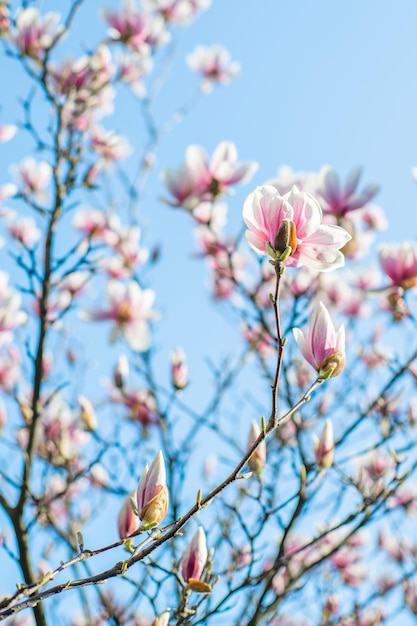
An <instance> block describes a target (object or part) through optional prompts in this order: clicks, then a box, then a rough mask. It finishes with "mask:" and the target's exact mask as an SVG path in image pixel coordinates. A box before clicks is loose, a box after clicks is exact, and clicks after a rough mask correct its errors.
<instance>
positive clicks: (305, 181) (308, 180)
mask: <svg viewBox="0 0 417 626" xmlns="http://www.w3.org/2000/svg"><path fill="white" fill-rule="evenodd" d="M320 178H321V176H320V173H317V172H294V170H293V169H292V168H291V167H290V166H289V165H282V166H281V167H280V168H279V170H278V174H277V176H276V177H275V178H271V179H269V180H268V181H266V183H265V185H272V187H275V189H276V190H277V191H278V193H280V194H281V195H282V196H283V195H284V194H286V193H288V192H289V191H291V189H292V188H293V187H294V185H296V187H297V188H298V189H299V190H300V191H306V192H307V193H311V194H312V195H315V193H316V190H317V187H318V185H319V181H320Z"/></svg>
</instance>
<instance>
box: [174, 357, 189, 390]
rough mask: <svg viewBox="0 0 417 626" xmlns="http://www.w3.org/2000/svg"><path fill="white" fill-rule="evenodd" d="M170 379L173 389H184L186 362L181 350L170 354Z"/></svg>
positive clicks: (186, 381) (186, 372)
mask: <svg viewBox="0 0 417 626" xmlns="http://www.w3.org/2000/svg"><path fill="white" fill-rule="evenodd" d="M171 379H172V384H173V385H174V387H175V389H184V387H185V386H186V385H187V383H188V368H187V362H186V358H185V353H184V350H183V349H182V348H178V349H177V350H176V351H175V352H173V353H172V354H171Z"/></svg>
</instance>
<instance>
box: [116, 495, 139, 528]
mask: <svg viewBox="0 0 417 626" xmlns="http://www.w3.org/2000/svg"><path fill="white" fill-rule="evenodd" d="M134 496H135V492H133V494H130V495H128V496H127V498H126V499H125V501H124V502H123V506H122V508H121V509H120V513H119V517H118V520H117V526H118V529H119V537H120V539H126V537H129V536H130V535H131V534H132V533H134V532H135V531H136V530H137V529H138V527H139V519H138V516H137V515H135V513H134V512H133V509H132V504H131V499H132V497H133V498H134Z"/></svg>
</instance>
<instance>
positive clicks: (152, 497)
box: [136, 451, 169, 527]
mask: <svg viewBox="0 0 417 626" xmlns="http://www.w3.org/2000/svg"><path fill="white" fill-rule="evenodd" d="M136 497H137V503H138V512H139V518H140V519H141V521H142V522H143V524H144V525H145V526H147V527H153V526H158V524H160V523H161V522H162V520H163V519H164V517H165V515H166V513H167V511H168V500H169V495H168V489H167V486H166V471H165V463H164V457H163V456H162V452H161V451H159V452H158V454H157V455H156V456H155V458H154V460H153V461H152V463H151V466H150V467H148V466H147V465H146V467H145V469H144V471H143V473H142V476H141V479H140V481H139V485H138V489H137V493H136Z"/></svg>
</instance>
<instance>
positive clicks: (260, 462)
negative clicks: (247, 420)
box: [246, 420, 266, 474]
mask: <svg viewBox="0 0 417 626" xmlns="http://www.w3.org/2000/svg"><path fill="white" fill-rule="evenodd" d="M260 434H261V429H260V428H259V424H258V422H256V421H255V420H252V423H251V427H250V431H249V436H248V442H247V444H246V447H247V448H248V449H249V448H251V447H252V445H253V444H254V443H255V441H256V440H257V438H258V437H259V435H260ZM265 462H266V443H265V440H263V441H261V443H260V444H259V445H258V447H257V448H256V450H255V452H254V453H253V454H252V456H251V457H250V459H249V461H248V465H249V469H250V471H251V472H254V473H255V474H261V473H262V472H263V470H264V468H265Z"/></svg>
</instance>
